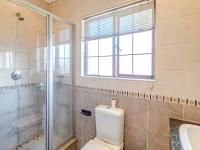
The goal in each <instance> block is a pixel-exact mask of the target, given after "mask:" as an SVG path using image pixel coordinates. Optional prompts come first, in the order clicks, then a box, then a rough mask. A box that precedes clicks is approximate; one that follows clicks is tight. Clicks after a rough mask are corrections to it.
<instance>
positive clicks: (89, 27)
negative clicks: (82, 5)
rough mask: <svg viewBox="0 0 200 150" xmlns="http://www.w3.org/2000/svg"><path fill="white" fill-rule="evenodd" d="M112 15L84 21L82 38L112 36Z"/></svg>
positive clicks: (90, 38)
mask: <svg viewBox="0 0 200 150" xmlns="http://www.w3.org/2000/svg"><path fill="white" fill-rule="evenodd" d="M113 34H114V25H113V16H112V15H109V16H106V17H105V16H103V17H99V18H95V19H90V20H88V21H86V22H85V33H84V40H93V39H100V38H105V37H110V36H113Z"/></svg>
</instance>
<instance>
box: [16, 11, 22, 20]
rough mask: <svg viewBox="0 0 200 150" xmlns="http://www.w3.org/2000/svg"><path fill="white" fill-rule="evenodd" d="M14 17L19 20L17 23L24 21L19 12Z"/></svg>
mask: <svg viewBox="0 0 200 150" xmlns="http://www.w3.org/2000/svg"><path fill="white" fill-rule="evenodd" d="M16 17H17V18H18V19H19V21H24V17H23V16H22V15H21V14H20V13H19V12H18V13H16Z"/></svg>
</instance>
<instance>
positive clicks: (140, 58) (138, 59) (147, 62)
mask: <svg viewBox="0 0 200 150" xmlns="http://www.w3.org/2000/svg"><path fill="white" fill-rule="evenodd" d="M133 74H134V75H152V55H151V54H148V55H135V56H133Z"/></svg>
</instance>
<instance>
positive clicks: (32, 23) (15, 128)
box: [0, 0, 47, 150]
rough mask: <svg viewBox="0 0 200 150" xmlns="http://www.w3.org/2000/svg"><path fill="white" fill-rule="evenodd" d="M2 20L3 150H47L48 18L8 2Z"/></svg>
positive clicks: (3, 6) (0, 133) (0, 102)
mask: <svg viewBox="0 0 200 150" xmlns="http://www.w3.org/2000/svg"><path fill="white" fill-rule="evenodd" d="M0 18H2V19H3V21H1V24H0V26H1V27H0V33H1V34H0V79H1V80H0V87H1V89H2V90H0V145H1V146H0V149H1V150H13V149H42V150H44V149H45V136H44V134H45V132H46V131H45V126H46V125H45V120H46V117H45V116H46V114H45V113H46V112H45V106H46V95H47V93H46V58H47V57H46V53H47V51H46V43H47V41H46V39H47V38H46V30H47V28H46V27H47V24H46V21H47V18H46V16H42V15H41V14H40V13H39V14H37V13H35V12H33V11H32V10H28V9H26V8H23V7H21V6H17V5H15V4H14V3H11V2H9V1H7V0H1V2H0ZM11 75H12V76H11ZM14 75H15V76H14ZM16 76H17V78H16ZM16 85H19V86H16ZM8 86H9V87H8ZM5 87H7V88H5ZM33 141H34V142H33Z"/></svg>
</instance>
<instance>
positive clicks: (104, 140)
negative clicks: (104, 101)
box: [81, 105, 124, 150]
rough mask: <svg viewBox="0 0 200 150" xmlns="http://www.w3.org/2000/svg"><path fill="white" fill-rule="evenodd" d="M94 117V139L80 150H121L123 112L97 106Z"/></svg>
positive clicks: (105, 106)
mask: <svg viewBox="0 0 200 150" xmlns="http://www.w3.org/2000/svg"><path fill="white" fill-rule="evenodd" d="M95 116H96V137H95V138H94V139H92V140H90V141H89V142H88V143H86V144H85V145H84V146H83V147H82V148H81V150H123V132H124V110H122V109H119V108H116V107H110V106H107V105H99V106H98V107H96V108H95Z"/></svg>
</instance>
